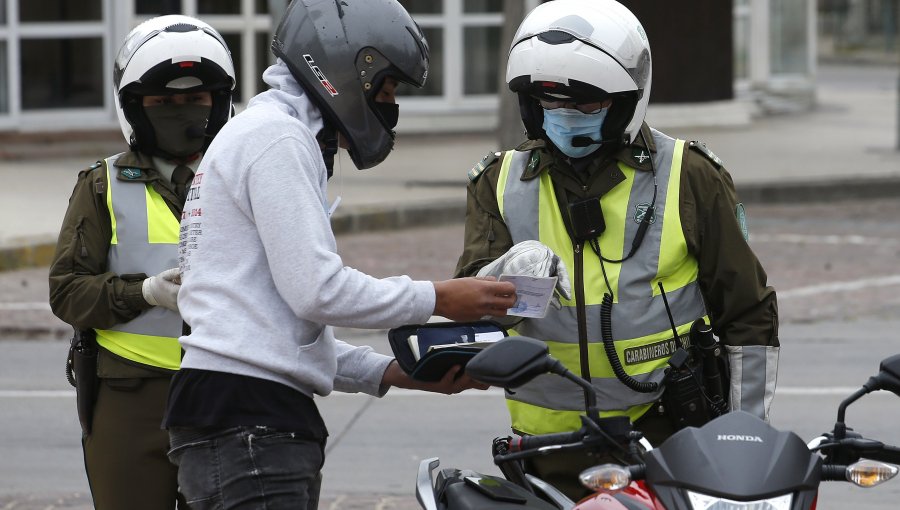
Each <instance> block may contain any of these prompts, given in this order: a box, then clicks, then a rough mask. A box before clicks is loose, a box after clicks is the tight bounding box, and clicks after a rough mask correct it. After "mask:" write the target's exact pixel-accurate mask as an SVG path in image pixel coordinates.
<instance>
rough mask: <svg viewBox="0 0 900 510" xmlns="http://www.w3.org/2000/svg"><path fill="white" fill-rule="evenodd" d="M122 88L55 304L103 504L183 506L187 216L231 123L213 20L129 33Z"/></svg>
mask: <svg viewBox="0 0 900 510" xmlns="http://www.w3.org/2000/svg"><path fill="white" fill-rule="evenodd" d="M113 85H114V91H115V104H116V110H117V113H118V117H119V122H120V125H121V128H122V133H123V134H124V136H125V141H126V142H127V143H128V151H126V152H123V153H121V154H117V155H114V156H110V157H107V158H105V159H103V160H100V161H97V163H95V164H94V165H92V166H91V167H90V168H89V169H87V170H85V171H83V172H81V173H80V174H79V176H78V181H77V183H76V185H75V190H74V191H73V193H72V197H71V199H70V202H69V207H68V210H67V212H66V216H65V219H64V220H63V225H62V228H61V230H60V235H59V241H58V243H57V249H56V254H55V256H54V260H53V263H52V266H51V268H50V304H51V307H52V309H53V312H54V313H55V314H56V315H57V316H58V317H59V318H61V319H62V320H64V321H65V322H67V323H69V324H71V325H72V326H73V327H74V328H75V329H76V330H77V331H78V334H77V337H76V338H77V342H73V343H75V344H76V345H75V347H76V348H74V349H73V352H72V353H71V358H70V359H72V360H73V365H74V368H75V369H76V370H75V373H76V376H75V379H76V384H77V389H78V411H79V418H80V421H81V424H82V428H83V446H84V458H85V469H86V471H87V477H88V481H89V483H90V488H91V495H92V497H93V502H94V507H95V508H97V509H99V510H105V509H111V510H118V509H122V508H129V509H148V510H150V509H153V510H159V509H164V508H175V507H176V499H177V497H178V496H177V494H178V491H177V480H176V468H175V466H173V465H172V464H171V463H170V462H169V461H168V459H167V458H166V452H167V451H168V445H169V441H168V435H167V433H166V431H165V430H162V429H161V428H160V423H161V422H162V418H163V411H164V409H165V402H166V398H167V392H168V387H169V381H170V379H171V377H172V375H173V374H174V373H175V371H176V370H177V369H178V368H179V366H180V362H181V348H180V346H179V345H178V336H179V335H180V334H181V332H182V318H181V316H180V315H179V313H178V306H177V302H176V297H177V293H178V289H179V270H178V231H179V220H180V218H181V214H182V207H183V205H184V202H185V197H186V194H187V190H188V189H189V187H190V183H191V179H192V177H193V175H194V172H195V171H196V169H197V167H198V165H199V163H200V160H201V158H202V156H203V153H204V151H205V150H206V148H207V147H208V146H209V144H210V142H211V140H212V139H213V137H214V136H215V135H216V133H217V132H218V131H219V129H221V127H222V126H223V125H224V124H225V122H226V121H227V120H228V119H229V117H230V116H231V111H232V105H231V96H232V90H233V89H234V85H235V74H234V65H233V63H232V59H231V54H230V52H229V50H228V47H227V46H226V45H225V42H224V41H223V40H222V37H221V36H220V35H219V33H218V32H216V30H214V29H213V28H212V27H210V26H209V25H208V24H206V23H204V22H202V21H200V20H197V19H194V18H191V17H188V16H180V15H171V16H161V17H157V18H152V19H150V20H148V21H145V22H143V23H141V24H140V25H138V26H137V27H136V28H135V29H134V30H132V31H131V32H130V33H129V34H128V36H127V38H126V39H125V42H124V43H123V45H122V47H121V48H120V50H119V52H118V55H117V57H116V60H115V68H114V70H113ZM76 352H77V356H76ZM91 354H93V356H92V355H91ZM75 360H77V362H76V361H75ZM182 507H183V505H182Z"/></svg>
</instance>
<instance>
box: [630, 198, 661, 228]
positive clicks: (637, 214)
mask: <svg viewBox="0 0 900 510" xmlns="http://www.w3.org/2000/svg"><path fill="white" fill-rule="evenodd" d="M648 210H649V211H650V224H651V225H653V224H654V223H656V208H655V207H654V208H653V209H650V204H648V203H646V202H645V203H643V204H638V205H636V206H635V208H634V222H635V223H640V222H641V221H643V220H644V215H646V214H647V211H648Z"/></svg>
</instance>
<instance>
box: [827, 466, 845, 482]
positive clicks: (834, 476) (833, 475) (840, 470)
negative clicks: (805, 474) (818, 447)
mask: <svg viewBox="0 0 900 510" xmlns="http://www.w3.org/2000/svg"><path fill="white" fill-rule="evenodd" d="M822 480H825V481H835V480H842V481H846V480H847V466H846V465H843V464H825V465H823V466H822Z"/></svg>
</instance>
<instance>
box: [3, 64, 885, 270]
mask: <svg viewBox="0 0 900 510" xmlns="http://www.w3.org/2000/svg"><path fill="white" fill-rule="evenodd" d="M897 84H898V69H897V67H896V66H895V67H885V66H853V65H827V66H824V67H822V68H820V70H819V78H818V85H817V107H816V108H815V109H814V110H812V111H809V112H800V113H793V114H784V115H778V116H766V117H761V118H757V119H754V120H753V121H752V122H750V123H749V124H747V125H742V126H729V127H718V128H717V127H703V128H692V127H690V125H689V124H690V118H685V121H684V124H685V126H684V127H670V128H665V129H663V130H664V131H665V132H666V133H668V134H670V135H672V136H676V137H679V138H685V139H689V140H702V141H704V142H706V143H707V145H708V146H709V147H710V148H711V149H712V150H713V151H714V152H715V153H716V154H717V155H718V156H719V157H720V158H721V159H722V160H723V161H724V162H725V165H726V167H727V168H728V170H729V171H730V172H731V174H732V176H733V177H734V181H735V183H736V185H737V188H738V193H739V195H740V196H741V198H742V200H744V201H745V202H760V201H767V202H772V201H783V202H797V201H822V200H834V199H839V198H842V197H852V198H859V197H866V196H872V197H876V196H878V197H885V196H900V151H898V150H897V139H898V135H897V129H898V127H897V117H898V113H897V110H898V98H897V88H898V86H897ZM651 108H652V107H651ZM649 116H650V117H651V118H652V109H651V112H650V114H649ZM113 138H115V137H111V138H110V139H108V140H92V141H91V142H90V143H89V144H85V145H84V146H82V147H77V148H75V149H78V150H77V151H76V150H73V151H70V152H77V153H78V154H77V155H73V154H69V155H66V154H63V153H61V151H60V150H51V149H50V148H48V149H47V150H46V151H45V152H46V153H47V154H50V156H51V157H38V156H36V155H37V154H41V153H42V147H40V146H38V147H32V148H30V150H24V151H23V150H18V151H15V150H11V149H12V148H11V147H0V158H2V157H3V156H4V155H7V157H9V154H16V153H18V154H28V155H29V156H28V157H26V158H24V159H21V160H11V159H6V160H3V159H0V182H3V183H4V185H3V186H2V187H0V271H2V270H9V269H17V268H23V267H41V266H46V265H48V263H49V260H50V257H51V256H52V253H53V246H54V244H55V242H56V237H57V234H58V232H59V225H60V223H61V221H62V217H63V215H64V213H65V209H66V205H67V199H68V197H69V194H70V193H71V190H72V187H73V185H74V183H75V177H76V175H77V172H78V171H79V170H81V169H83V168H86V167H87V166H88V165H90V164H91V163H92V162H93V161H94V160H95V159H96V158H97V157H101V156H104V155H106V154H109V153H113V152H115V151H119V150H122V149H123V148H124V143H122V141H121V139H113ZM496 149H498V147H496V146H495V142H494V140H493V136H489V135H488V136H482V135H474V134H470V135H458V134H457V135H451V136H437V135H401V136H400V137H398V140H397V145H396V148H395V150H394V153H393V154H392V155H391V156H390V157H389V158H388V159H387V161H386V162H385V163H383V164H382V165H380V166H379V167H377V168H375V169H372V170H367V171H363V172H360V171H357V170H356V169H355V167H354V166H353V164H352V162H351V161H350V159H349V158H348V157H347V156H346V154H344V155H342V156H341V157H340V159H339V160H338V161H336V163H335V176H334V177H333V178H332V180H331V181H330V184H329V194H330V196H331V197H332V198H334V197H336V196H338V195H340V196H341V198H342V202H341V205H340V207H339V208H338V210H337V212H336V213H335V217H334V225H335V231H336V232H337V233H342V232H352V231H363V230H373V229H384V228H400V227H405V226H416V225H427V224H438V223H447V222H458V221H462V219H463V217H464V212H465V207H464V206H465V183H466V177H465V176H466V172H467V171H468V170H469V169H470V168H471V167H472V166H473V165H474V164H475V163H476V162H477V161H479V160H480V159H481V158H482V157H483V156H484V155H485V154H486V153H487V152H488V151H491V150H496ZM87 151H102V152H101V153H99V154H94V152H87Z"/></svg>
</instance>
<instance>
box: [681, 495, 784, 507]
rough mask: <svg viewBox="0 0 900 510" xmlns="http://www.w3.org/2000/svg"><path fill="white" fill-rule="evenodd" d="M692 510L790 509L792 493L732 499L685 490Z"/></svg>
mask: <svg viewBox="0 0 900 510" xmlns="http://www.w3.org/2000/svg"><path fill="white" fill-rule="evenodd" d="M687 494H688V499H690V501H691V508H692V509H693V510H790V508H791V503H792V501H793V499H794V496H793V494H784V495H781V496H777V497H774V498H769V499H760V500H756V501H732V500H730V499H725V498H717V497H715V496H710V495H708V494H701V493H699V492H691V491H687Z"/></svg>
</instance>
